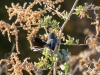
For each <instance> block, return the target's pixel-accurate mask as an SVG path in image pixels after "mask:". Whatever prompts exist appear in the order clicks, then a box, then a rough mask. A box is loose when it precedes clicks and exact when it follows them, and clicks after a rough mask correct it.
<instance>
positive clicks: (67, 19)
mask: <svg viewBox="0 0 100 75" xmlns="http://www.w3.org/2000/svg"><path fill="white" fill-rule="evenodd" d="M77 3H78V0H76V1H75V3H74V5H73V7H72V9H71V11H70V13H69V15H68V17H67V18H66V21H65V22H64V23H63V25H62V27H61V29H60V31H59V42H61V33H62V31H63V29H64V27H65V25H66V24H67V22H68V21H69V20H70V17H71V15H72V13H73V11H74V9H75V7H76V4H77Z"/></svg>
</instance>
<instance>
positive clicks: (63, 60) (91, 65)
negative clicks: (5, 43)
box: [0, 0, 100, 75]
mask: <svg viewBox="0 0 100 75" xmlns="http://www.w3.org/2000/svg"><path fill="white" fill-rule="evenodd" d="M63 1H64V0H55V1H52V0H34V2H30V3H29V4H28V3H24V4H23V6H21V5H20V4H19V3H17V4H14V3H12V4H11V7H7V6H5V8H6V9H7V12H8V15H9V20H11V19H13V17H14V16H16V20H15V21H14V22H13V23H12V24H8V23H6V22H5V21H2V20H1V21H0V31H1V32H2V34H3V35H5V34H6V33H7V35H8V40H9V42H11V35H12V36H15V41H16V52H12V53H11V55H10V58H9V59H1V60H0V64H2V63H3V62H5V63H6V64H7V65H8V66H9V65H10V67H7V75H23V72H22V70H25V71H27V72H28V73H29V74H30V75H33V74H32V71H33V72H34V73H35V74H36V75H43V70H48V69H50V72H49V73H48V75H56V74H58V75H74V73H75V71H76V67H77V66H78V68H79V69H80V71H82V73H83V75H99V74H100V59H98V60H95V59H92V60H91V59H90V58H89V57H90V56H91V55H92V54H95V53H97V52H99V48H100V44H99V41H98V40H100V38H99V31H100V28H99V14H98V13H97V12H96V11H98V10H100V7H99V6H95V5H94V4H88V3H85V4H84V6H82V5H79V6H77V3H78V0H76V1H75V3H74V4H73V7H72V9H71V10H70V12H67V11H66V10H64V11H62V12H60V11H59V9H60V4H59V3H62V2H63ZM37 4H39V5H40V6H42V7H41V8H38V9H37V10H33V8H34V6H35V5H37ZM56 4H58V7H56V6H55V5H56ZM88 11H91V12H93V13H94V15H95V21H94V22H91V25H95V30H96V34H95V35H92V34H89V35H87V37H86V38H85V39H84V41H85V42H84V43H83V44H79V39H75V38H74V37H71V36H69V35H67V39H66V38H65V36H64V33H62V31H63V29H64V27H65V25H66V24H67V23H68V21H69V20H70V17H71V16H73V15H76V16H78V17H79V18H80V19H82V18H84V17H87V18H89V19H93V18H92V17H91V16H90V15H89V14H88ZM48 13H51V14H48ZM54 15H57V16H58V17H59V18H60V19H63V24H62V25H61V24H60V22H58V21H57V20H55V19H54V17H53V16H54ZM49 26H50V27H51V28H52V30H53V31H54V32H55V35H56V37H57V39H59V45H57V46H56V48H55V50H54V51H50V52H48V51H47V49H46V48H44V49H43V51H42V56H41V58H39V61H38V62H29V61H28V60H29V59H30V58H29V57H27V58H25V59H24V60H23V61H21V60H19V57H18V55H20V54H21V53H20V50H19V48H18V47H19V46H18V45H19V44H18V37H19V36H18V34H19V32H21V31H20V30H19V28H22V29H23V30H25V31H27V36H26V37H27V40H28V41H29V43H30V49H32V47H34V46H33V45H32V38H33V37H35V36H36V35H37V33H38V31H39V30H40V29H41V28H43V29H44V30H45V33H44V35H40V37H41V38H42V39H43V40H45V41H46V40H47V37H48V29H47V27H49ZM61 39H63V41H64V43H62V42H61ZM61 45H88V46H89V49H90V50H91V51H90V52H89V54H88V55H85V54H86V53H83V55H82V53H81V54H80V55H79V56H78V57H76V58H75V59H76V60H79V62H78V63H79V64H78V65H76V66H75V68H74V69H73V68H72V65H71V64H70V63H71V62H73V59H74V58H73V57H71V54H70V52H69V51H68V50H66V49H61V48H60V46H61ZM87 53H88V51H87ZM75 59H74V60H75ZM52 71H53V73H52Z"/></svg>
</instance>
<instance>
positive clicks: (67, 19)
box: [53, 0, 78, 75]
mask: <svg viewBox="0 0 100 75" xmlns="http://www.w3.org/2000/svg"><path fill="white" fill-rule="evenodd" d="M77 2H78V0H76V1H75V3H74V5H73V7H72V9H71V11H70V13H69V15H68V17H67V18H66V21H65V22H64V23H63V25H62V27H61V29H60V31H59V45H60V42H61V33H62V31H63V29H64V27H65V25H66V24H67V22H68V21H69V19H70V16H71V15H72V13H73V11H74V9H75V7H76V4H77ZM56 49H57V47H56V48H55V50H56ZM56 65H57V62H54V69H53V75H56V68H55V66H56Z"/></svg>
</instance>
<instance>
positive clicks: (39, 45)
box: [32, 32, 58, 51]
mask: <svg viewBox="0 0 100 75" xmlns="http://www.w3.org/2000/svg"><path fill="white" fill-rule="evenodd" d="M32 44H33V46H34V48H32V50H33V51H40V50H43V49H44V47H46V48H49V49H50V50H54V49H55V47H56V45H57V44H58V39H57V37H56V35H55V33H54V32H50V33H49V34H48V39H47V41H46V42H45V41H43V40H42V39H40V38H39V37H34V38H33V39H32Z"/></svg>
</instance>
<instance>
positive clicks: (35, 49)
mask: <svg viewBox="0 0 100 75" xmlns="http://www.w3.org/2000/svg"><path fill="white" fill-rule="evenodd" d="M43 49H44V48H40V47H37V46H36V47H33V48H32V50H33V51H34V52H36V51H41V50H43Z"/></svg>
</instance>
